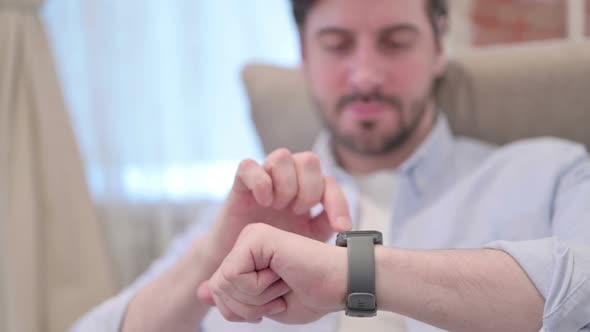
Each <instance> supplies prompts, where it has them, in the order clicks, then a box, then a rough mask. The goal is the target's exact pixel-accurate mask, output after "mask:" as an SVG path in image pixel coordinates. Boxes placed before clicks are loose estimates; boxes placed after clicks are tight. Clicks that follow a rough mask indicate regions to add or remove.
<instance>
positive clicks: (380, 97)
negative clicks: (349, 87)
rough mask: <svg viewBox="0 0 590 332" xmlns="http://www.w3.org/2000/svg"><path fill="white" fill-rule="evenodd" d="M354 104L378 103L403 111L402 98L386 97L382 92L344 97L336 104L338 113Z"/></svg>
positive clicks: (353, 94)
mask: <svg viewBox="0 0 590 332" xmlns="http://www.w3.org/2000/svg"><path fill="white" fill-rule="evenodd" d="M354 102H362V103H371V102H377V103H382V104H386V105H388V106H390V107H391V108H393V109H394V110H396V111H398V112H399V111H401V110H402V107H403V106H402V101H401V99H400V98H398V97H397V96H394V95H384V94H382V93H381V92H373V93H352V94H350V95H347V96H343V97H341V98H340V100H338V102H337V103H336V111H337V112H341V111H342V110H343V109H344V108H345V107H346V106H347V105H348V104H351V103H354Z"/></svg>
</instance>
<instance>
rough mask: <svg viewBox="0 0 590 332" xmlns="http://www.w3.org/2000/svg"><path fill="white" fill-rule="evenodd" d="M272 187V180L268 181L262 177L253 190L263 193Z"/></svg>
mask: <svg viewBox="0 0 590 332" xmlns="http://www.w3.org/2000/svg"><path fill="white" fill-rule="evenodd" d="M271 185H272V182H271V180H270V179H268V178H266V177H261V178H259V179H257V180H256V182H255V183H254V188H253V190H255V191H263V190H266V189H267V188H270V186H271Z"/></svg>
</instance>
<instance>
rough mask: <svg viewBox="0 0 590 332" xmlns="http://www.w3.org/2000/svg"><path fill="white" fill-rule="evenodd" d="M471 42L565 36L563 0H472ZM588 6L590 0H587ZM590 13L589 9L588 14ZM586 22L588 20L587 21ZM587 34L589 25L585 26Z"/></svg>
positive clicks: (483, 44) (565, 9)
mask: <svg viewBox="0 0 590 332" xmlns="http://www.w3.org/2000/svg"><path fill="white" fill-rule="evenodd" d="M473 1H474V3H473V7H472V10H471V21H472V29H471V31H472V35H471V44H473V45H475V46H485V45H493V44H507V43H518V42H524V41H533V40H547V39H556V38H565V37H566V36H567V2H566V1H565V0H473ZM587 2H588V3H589V6H587V7H588V8H587V9H588V10H590V0H587ZM588 15H589V16H590V12H589V14H588ZM587 23H589V24H590V22H589V21H587ZM588 30H589V31H588V33H589V34H590V25H589V26H588Z"/></svg>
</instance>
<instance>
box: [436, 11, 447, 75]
mask: <svg viewBox="0 0 590 332" xmlns="http://www.w3.org/2000/svg"><path fill="white" fill-rule="evenodd" d="M438 27H439V35H440V42H439V45H437V47H436V54H435V63H434V75H435V76H436V77H441V76H442V75H444V73H445V71H446V70H447V60H448V58H447V46H446V43H445V40H444V36H446V34H447V30H448V28H449V20H448V18H447V17H446V16H444V17H441V18H439V20H438Z"/></svg>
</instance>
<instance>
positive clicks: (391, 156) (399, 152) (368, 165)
mask: <svg viewBox="0 0 590 332" xmlns="http://www.w3.org/2000/svg"><path fill="white" fill-rule="evenodd" d="M435 119H436V112H435V111H434V106H432V107H429V109H428V110H427V111H426V114H424V116H423V117H422V119H421V120H420V123H419V124H418V127H417V128H416V130H415V131H414V133H413V134H412V136H411V137H410V138H409V139H408V140H407V141H406V142H405V143H404V144H403V145H401V146H400V147H399V148H397V149H395V150H393V151H391V152H389V153H387V154H383V155H377V156H367V155H365V154H359V153H357V152H354V151H351V150H350V149H348V148H346V147H345V146H342V145H340V144H338V145H334V146H333V149H334V152H335V155H336V158H337V160H338V162H339V164H340V166H341V167H342V168H343V169H344V170H346V171H347V172H348V173H350V174H352V175H366V174H370V173H373V172H376V171H380V170H385V169H396V168H398V167H399V166H400V165H401V164H403V163H404V162H405V161H406V160H408V159H409V158H410V157H411V156H412V154H413V153H414V151H416V149H417V148H418V147H419V146H420V145H421V144H422V142H424V140H425V139H426V137H427V136H428V134H430V132H431V131H432V129H433V127H434V122H435Z"/></svg>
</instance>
